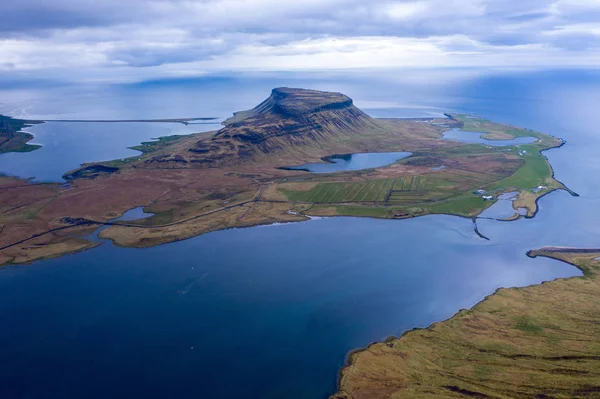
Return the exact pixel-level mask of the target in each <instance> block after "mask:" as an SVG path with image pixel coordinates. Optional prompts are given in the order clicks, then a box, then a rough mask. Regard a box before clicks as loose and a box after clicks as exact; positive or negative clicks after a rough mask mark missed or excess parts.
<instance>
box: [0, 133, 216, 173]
mask: <svg viewBox="0 0 600 399" xmlns="http://www.w3.org/2000/svg"><path fill="white" fill-rule="evenodd" d="M220 127H221V126H220V125H219V124H218V123H215V124H202V125H197V124H190V125H187V126H186V125H183V124H180V123H155V122H152V123H137V122H136V123H131V122H127V123H116V122H112V123H98V122H77V123H68V122H48V123H43V124H40V125H35V126H32V127H30V128H28V129H26V131H28V132H29V133H31V134H33V135H34V136H35V137H34V139H33V140H32V141H30V144H40V145H42V147H41V148H40V149H38V150H35V151H32V152H27V153H8V154H3V155H2V156H0V173H5V174H9V175H13V176H19V177H25V178H27V177H33V178H34V180H35V181H62V175H63V174H64V173H65V172H67V171H69V170H72V169H75V168H78V167H79V166H80V165H81V164H82V163H84V162H98V161H109V160H113V159H119V158H127V157H131V156H135V155H138V154H141V153H140V152H139V151H135V150H131V149H129V148H127V147H130V146H135V145H138V144H140V143H141V142H143V141H150V140H152V139H155V138H158V137H162V136H170V135H178V134H191V133H198V132H203V131H210V130H217V129H219V128H220Z"/></svg>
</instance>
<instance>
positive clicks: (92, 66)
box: [0, 0, 600, 83]
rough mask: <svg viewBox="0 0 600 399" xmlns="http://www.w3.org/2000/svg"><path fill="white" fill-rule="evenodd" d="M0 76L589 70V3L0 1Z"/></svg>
mask: <svg viewBox="0 0 600 399" xmlns="http://www.w3.org/2000/svg"><path fill="white" fill-rule="evenodd" d="M0 21H1V23H0V81H3V82H8V81H19V80H29V81H34V80H40V81H64V82H109V83H119V82H138V81H145V80H153V79H169V78H188V77H197V76H204V75H210V74H220V73H221V74H222V73H229V74H242V73H254V72H257V71H259V72H264V71H271V72H276V71H285V72H300V71H302V72H326V71H340V70H342V71H344V70H370V71H372V70H378V69H381V70H402V69H421V68H422V69H425V68H428V69H431V68H447V69H448V68H459V69H460V68H505V69H515V68H516V69H529V70H531V69H548V68H567V67H568V68H571V67H576V68H596V67H598V66H600V0H556V1H552V0H413V1H403V0H368V1H365V0H196V1H193V0H152V1H149V0H148V1H147V0H97V1H93V0H2V1H1V2H0Z"/></svg>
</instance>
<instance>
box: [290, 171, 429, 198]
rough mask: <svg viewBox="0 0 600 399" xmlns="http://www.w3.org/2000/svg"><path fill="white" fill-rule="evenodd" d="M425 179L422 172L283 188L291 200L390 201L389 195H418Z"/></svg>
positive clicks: (422, 190) (393, 196)
mask: <svg viewBox="0 0 600 399" xmlns="http://www.w3.org/2000/svg"><path fill="white" fill-rule="evenodd" d="M426 186H427V179H426V178H425V177H422V176H408V177H396V178H389V179H378V180H372V181H368V182H355V183H345V182H334V183H318V184H317V185H316V186H315V187H313V188H312V189H311V190H308V191H293V190H285V189H283V191H284V193H285V194H286V195H287V197H288V198H289V199H290V200H291V201H297V202H313V203H344V202H377V203H383V202H394V200H393V199H390V198H396V197H398V198H400V197H401V196H402V195H407V194H408V195H409V196H413V197H419V196H421V195H422V194H423V193H424V192H425V191H426Z"/></svg>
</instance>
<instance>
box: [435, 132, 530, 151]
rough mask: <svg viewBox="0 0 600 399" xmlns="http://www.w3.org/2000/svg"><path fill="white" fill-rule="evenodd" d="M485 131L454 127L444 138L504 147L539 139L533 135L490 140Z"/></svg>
mask: <svg viewBox="0 0 600 399" xmlns="http://www.w3.org/2000/svg"><path fill="white" fill-rule="evenodd" d="M485 134H486V133H483V132H465V131H464V130H460V129H452V130H449V131H447V132H445V133H444V136H443V138H444V140H454V141H462V142H463V143H475V144H487V145H491V146H493V147H504V146H509V145H519V144H531V143H535V142H536V141H537V139H536V138H535V137H531V136H524V137H515V138H514V139H512V140H488V139H484V138H483V137H481V136H483V135H485Z"/></svg>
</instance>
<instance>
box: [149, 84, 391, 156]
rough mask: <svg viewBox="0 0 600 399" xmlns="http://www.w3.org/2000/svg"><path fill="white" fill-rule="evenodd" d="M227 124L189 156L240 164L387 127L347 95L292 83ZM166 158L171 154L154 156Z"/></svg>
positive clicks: (275, 91) (198, 143)
mask: <svg viewBox="0 0 600 399" xmlns="http://www.w3.org/2000/svg"><path fill="white" fill-rule="evenodd" d="M223 124H224V125H225V127H224V128H223V129H221V130H219V131H218V132H217V133H216V134H215V135H214V136H212V137H211V138H210V139H202V140H199V141H198V142H196V143H195V145H193V146H192V147H191V148H189V150H188V151H189V152H188V154H186V155H184V158H186V160H187V161H189V162H192V163H193V164H194V165H196V166H207V167H221V166H227V165H236V164H241V163H244V162H246V161H248V160H251V159H254V158H256V157H260V156H262V155H264V154H272V153H278V152H283V151H288V150H293V149H294V148H302V147H307V146H320V145H321V144H323V143H324V142H327V141H330V140H339V139H343V138H344V137H348V136H356V135H364V134H367V133H371V132H375V131H384V130H385V129H384V128H383V127H382V126H380V124H379V123H377V122H376V121H375V120H374V119H373V118H371V117H370V116H368V115H367V114H365V113H364V112H362V111H361V110H360V109H358V108H356V107H355V106H354V104H353V103H352V99H350V98H349V97H347V96H345V95H343V94H340V93H330V92H321V91H316V90H305V89H292V88H276V89H273V91H272V93H271V96H270V97H269V98H267V99H266V100H265V101H263V102H262V103H261V104H259V105H258V106H257V107H255V108H254V109H251V110H248V111H243V112H238V113H236V114H235V115H234V116H233V117H232V118H230V119H227V120H226V121H225V122H223ZM161 161H166V162H168V161H169V158H168V157H167V158H165V157H164V156H163V157H161V158H160V159H159V158H158V157H155V158H152V159H150V160H149V162H152V163H154V162H161Z"/></svg>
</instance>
